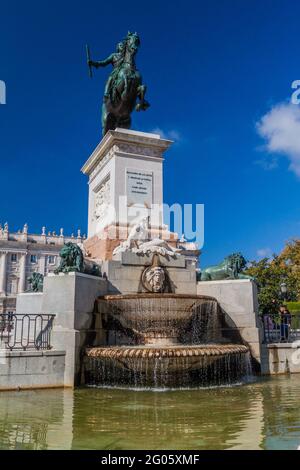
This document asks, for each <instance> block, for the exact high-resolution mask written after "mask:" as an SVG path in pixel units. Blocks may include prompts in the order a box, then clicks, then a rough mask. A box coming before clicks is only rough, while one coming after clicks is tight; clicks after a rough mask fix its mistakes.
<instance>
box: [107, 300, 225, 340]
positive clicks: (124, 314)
mask: <svg viewBox="0 0 300 470" xmlns="http://www.w3.org/2000/svg"><path fill="white" fill-rule="evenodd" d="M98 310H99V312H101V313H102V314H103V318H104V323H105V324H106V327H107V328H108V329H109V330H115V331H118V332H119V333H120V334H123V336H124V337H125V338H126V337H127V338H128V344H146V345H153V346H165V345H172V344H177V343H185V344H186V343H189V344H196V343H201V344H205V343H211V342H222V312H221V310H220V308H219V305H218V302H217V301H216V299H214V298H213V297H208V296H198V295H192V296H191V295H182V294H131V295H107V296H104V297H101V298H99V299H98ZM125 342H126V339H125Z"/></svg>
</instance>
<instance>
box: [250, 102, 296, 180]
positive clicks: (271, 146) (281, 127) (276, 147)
mask: <svg viewBox="0 0 300 470" xmlns="http://www.w3.org/2000/svg"><path fill="white" fill-rule="evenodd" d="M257 131H258V133H259V135H260V136H261V137H262V138H264V139H265V141H266V145H265V149H266V150H267V151H268V152H269V153H277V154H281V155H284V156H285V157H287V159H288V160H289V162H290V166H289V169H290V170H291V171H293V172H294V173H295V174H296V175H297V176H298V177H300V106H296V105H294V104H287V103H280V104H278V105H276V106H274V107H273V108H272V109H271V110H270V111H269V112H268V113H267V114H265V115H264V116H263V117H262V118H261V120H260V121H259V122H258V123H257ZM269 165H271V168H270V166H269V168H268V167H267V166H266V168H265V169H273V168H275V166H274V165H275V160H273V163H272V161H271V162H270V164H269ZM272 166H273V168H272Z"/></svg>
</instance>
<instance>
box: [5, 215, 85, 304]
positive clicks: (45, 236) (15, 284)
mask: <svg viewBox="0 0 300 470" xmlns="http://www.w3.org/2000/svg"><path fill="white" fill-rule="evenodd" d="M84 239H85V236H81V233H80V230H78V232H77V235H76V236H74V235H71V236H70V237H66V236H65V235H64V232H63V229H60V233H59V234H56V233H55V232H46V228H45V227H43V228H42V231H41V233H40V234H29V233H28V226H27V224H25V225H24V227H23V229H22V230H19V231H18V232H10V231H9V228H8V224H7V223H6V224H4V226H3V227H2V226H1V225H0V313H8V312H15V308H16V295H17V294H19V293H21V292H26V291H27V290H28V289H29V285H28V278H29V277H30V276H31V274H32V273H33V272H39V273H41V274H43V275H44V276H45V275H46V274H48V273H49V272H52V271H54V269H55V268H56V267H57V266H58V265H59V261H60V257H59V252H60V250H61V248H62V245H63V244H64V243H66V242H73V243H77V244H78V245H82V242H83V241H84Z"/></svg>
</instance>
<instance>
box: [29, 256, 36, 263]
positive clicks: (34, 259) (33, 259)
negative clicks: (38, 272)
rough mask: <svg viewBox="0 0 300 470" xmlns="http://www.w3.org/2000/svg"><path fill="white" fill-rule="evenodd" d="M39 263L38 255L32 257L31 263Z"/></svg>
mask: <svg viewBox="0 0 300 470" xmlns="http://www.w3.org/2000/svg"><path fill="white" fill-rule="evenodd" d="M36 261H37V256H36V255H30V263H36Z"/></svg>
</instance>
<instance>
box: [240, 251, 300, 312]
mask: <svg viewBox="0 0 300 470" xmlns="http://www.w3.org/2000/svg"><path fill="white" fill-rule="evenodd" d="M245 274H248V275H250V276H253V277H254V278H255V280H256V282H257V285H258V301H259V311H260V313H261V314H265V313H276V312H278V307H279V305H280V304H281V303H282V302H283V298H282V294H281V292H280V284H281V283H282V282H285V283H286V285H287V298H286V300H288V301H295V300H297V279H296V277H295V272H294V268H293V263H291V262H290V261H289V260H287V259H285V257H282V256H281V255H280V256H277V255H273V258H271V259H269V258H263V259H262V260H260V261H252V262H251V263H250V266H249V267H248V268H247V269H246V271H245Z"/></svg>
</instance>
